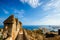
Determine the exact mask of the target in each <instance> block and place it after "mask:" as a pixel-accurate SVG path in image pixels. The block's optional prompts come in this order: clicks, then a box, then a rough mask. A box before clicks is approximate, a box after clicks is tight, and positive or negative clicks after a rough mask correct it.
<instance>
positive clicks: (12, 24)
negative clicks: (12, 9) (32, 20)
mask: <svg viewBox="0 0 60 40" xmlns="http://www.w3.org/2000/svg"><path fill="white" fill-rule="evenodd" d="M20 23H21V22H19V21H18V19H17V18H14V15H11V16H9V17H8V18H7V19H6V20H5V21H4V30H3V36H4V38H5V39H7V40H9V38H10V39H11V40H15V38H16V37H17V35H18V32H19V30H20V28H22V27H21V24H20Z"/></svg>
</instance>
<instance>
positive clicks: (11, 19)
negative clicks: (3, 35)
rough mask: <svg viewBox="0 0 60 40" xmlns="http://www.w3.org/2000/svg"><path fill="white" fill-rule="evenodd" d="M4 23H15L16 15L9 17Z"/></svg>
mask: <svg viewBox="0 0 60 40" xmlns="http://www.w3.org/2000/svg"><path fill="white" fill-rule="evenodd" d="M4 23H14V15H11V16H9V17H8V18H7V19H6V20H5V21H4Z"/></svg>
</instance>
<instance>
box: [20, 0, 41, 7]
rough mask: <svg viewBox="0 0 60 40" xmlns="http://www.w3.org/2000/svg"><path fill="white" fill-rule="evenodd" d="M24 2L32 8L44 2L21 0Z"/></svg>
mask: <svg viewBox="0 0 60 40" xmlns="http://www.w3.org/2000/svg"><path fill="white" fill-rule="evenodd" d="M20 1H21V2H22V3H27V4H29V5H30V6H31V7H32V8H36V7H38V6H40V5H41V4H42V2H40V0H20Z"/></svg>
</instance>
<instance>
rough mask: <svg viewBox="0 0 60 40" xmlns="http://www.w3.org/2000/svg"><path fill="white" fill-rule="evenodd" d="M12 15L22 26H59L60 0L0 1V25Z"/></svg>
mask: <svg viewBox="0 0 60 40" xmlns="http://www.w3.org/2000/svg"><path fill="white" fill-rule="evenodd" d="M12 14H14V16H15V17H16V18H18V19H19V21H21V22H22V23H23V25H60V0H0V25H2V24H3V21H4V20H5V19H6V18H8V16H10V15H12Z"/></svg>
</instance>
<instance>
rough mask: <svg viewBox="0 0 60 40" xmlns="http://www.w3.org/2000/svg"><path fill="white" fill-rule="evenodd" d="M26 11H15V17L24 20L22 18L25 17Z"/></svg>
mask: <svg viewBox="0 0 60 40" xmlns="http://www.w3.org/2000/svg"><path fill="white" fill-rule="evenodd" d="M24 12H25V11H24V10H17V9H15V10H14V14H15V16H16V17H17V18H22V17H24V16H23V15H24Z"/></svg>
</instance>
